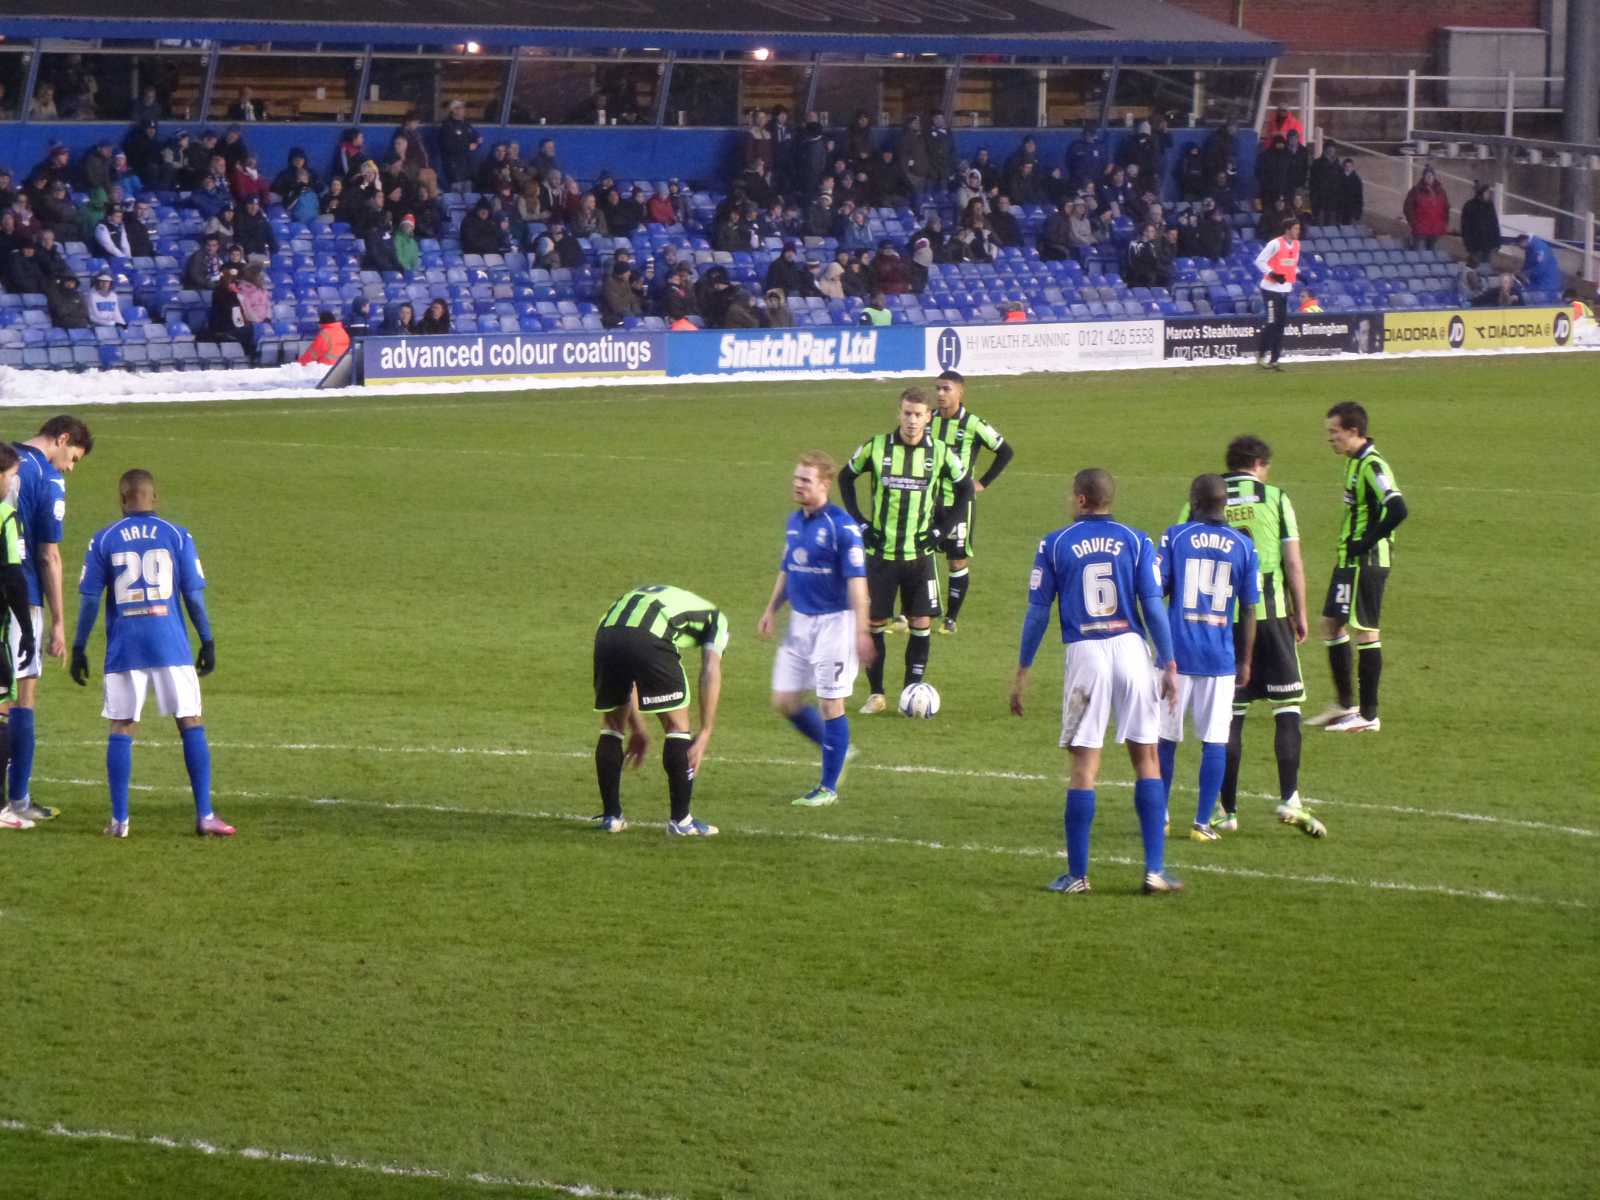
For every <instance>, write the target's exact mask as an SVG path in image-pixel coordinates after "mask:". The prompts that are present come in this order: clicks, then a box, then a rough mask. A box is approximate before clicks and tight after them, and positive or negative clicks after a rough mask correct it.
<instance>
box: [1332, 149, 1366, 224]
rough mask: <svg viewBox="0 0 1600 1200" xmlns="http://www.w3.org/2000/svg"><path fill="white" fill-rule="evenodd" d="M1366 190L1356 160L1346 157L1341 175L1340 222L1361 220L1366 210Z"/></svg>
mask: <svg viewBox="0 0 1600 1200" xmlns="http://www.w3.org/2000/svg"><path fill="white" fill-rule="evenodd" d="M1365 191H1366V189H1365V186H1364V185H1363V184H1362V182H1361V175H1360V173H1359V172H1357V170H1356V160H1355V159H1353V158H1347V159H1345V160H1344V169H1343V173H1342V174H1341V175H1340V176H1339V224H1341V225H1354V224H1356V223H1357V222H1358V221H1360V220H1361V214H1362V213H1363V212H1365V211H1366V199H1365Z"/></svg>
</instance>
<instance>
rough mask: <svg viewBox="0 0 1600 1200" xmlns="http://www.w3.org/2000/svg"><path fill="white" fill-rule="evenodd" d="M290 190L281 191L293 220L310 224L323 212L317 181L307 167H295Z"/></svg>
mask: <svg viewBox="0 0 1600 1200" xmlns="http://www.w3.org/2000/svg"><path fill="white" fill-rule="evenodd" d="M288 189H289V190H288V191H286V192H283V193H281V194H280V195H281V199H282V200H283V207H284V210H285V211H286V212H287V213H288V215H289V219H290V220H291V221H298V222H299V223H300V224H302V225H309V224H310V223H311V222H312V221H314V220H316V219H317V215H318V214H319V213H321V212H322V198H321V197H320V196H318V195H317V185H316V181H315V180H314V179H312V177H311V172H310V171H309V170H307V169H306V168H305V167H298V168H296V169H295V173H294V178H293V179H292V180H290V181H289V184H288Z"/></svg>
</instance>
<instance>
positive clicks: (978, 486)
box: [972, 479, 986, 495]
mask: <svg viewBox="0 0 1600 1200" xmlns="http://www.w3.org/2000/svg"><path fill="white" fill-rule="evenodd" d="M985 490H986V489H985V488H984V486H983V480H981V479H974V480H973V481H972V491H973V494H974V495H976V494H977V493H978V492H981V491H985Z"/></svg>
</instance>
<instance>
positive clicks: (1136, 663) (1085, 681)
mask: <svg viewBox="0 0 1600 1200" xmlns="http://www.w3.org/2000/svg"><path fill="white" fill-rule="evenodd" d="M1159 694H1160V693H1159V682H1158V680H1157V678H1156V671H1155V667H1154V666H1153V665H1152V664H1151V662H1150V652H1149V650H1147V649H1145V644H1144V639H1143V638H1142V637H1140V636H1139V635H1138V634H1136V633H1119V634H1118V635H1117V636H1116V637H1112V638H1100V639H1097V640H1093V641H1083V642H1072V643H1070V644H1069V645H1068V646H1067V665H1066V671H1065V672H1064V678H1063V679H1062V687H1061V745H1062V746H1063V747H1068V746H1080V747H1082V748H1084V749H1089V750H1098V749H1099V748H1100V747H1101V746H1103V745H1104V744H1105V738H1106V723H1107V722H1108V721H1110V720H1111V719H1112V718H1113V717H1114V718H1115V719H1116V722H1117V741H1119V742H1141V743H1143V744H1145V745H1150V744H1151V743H1153V742H1156V741H1158V740H1160V734H1161V717H1160V714H1159V713H1158V711H1157V709H1158V708H1159V706H1160V705H1159V699H1158V697H1159Z"/></svg>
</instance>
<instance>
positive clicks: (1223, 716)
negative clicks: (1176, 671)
mask: <svg viewBox="0 0 1600 1200" xmlns="http://www.w3.org/2000/svg"><path fill="white" fill-rule="evenodd" d="M1185 711H1187V712H1188V714H1189V718H1190V719H1191V720H1192V721H1193V722H1194V731H1195V733H1197V734H1198V735H1199V736H1200V740H1201V741H1202V742H1226V741H1227V740H1228V726H1229V724H1230V723H1231V722H1232V720H1233V676H1232V675H1179V676H1178V695H1177V702H1176V703H1171V702H1169V701H1166V700H1163V701H1162V702H1161V737H1162V740H1164V741H1168V742H1181V741H1183V714H1184V712H1185Z"/></svg>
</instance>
